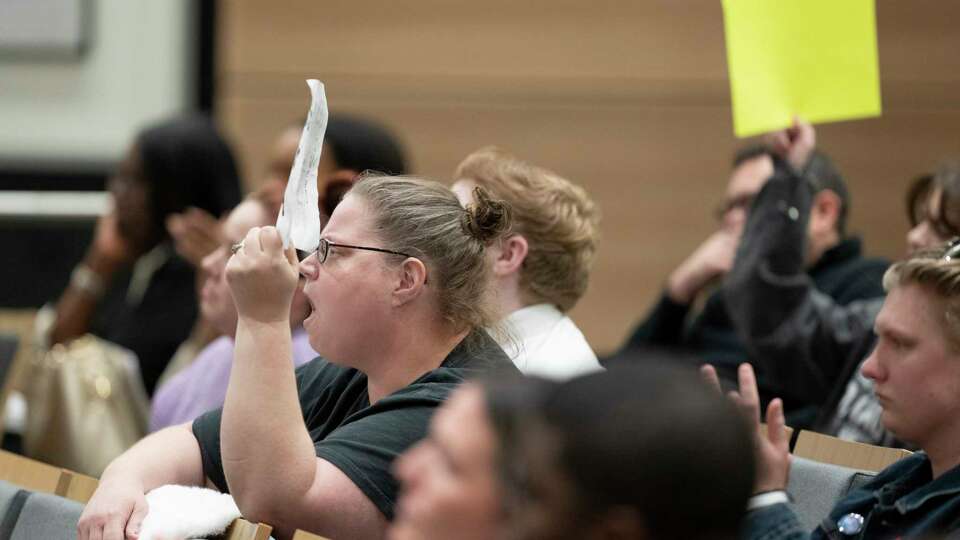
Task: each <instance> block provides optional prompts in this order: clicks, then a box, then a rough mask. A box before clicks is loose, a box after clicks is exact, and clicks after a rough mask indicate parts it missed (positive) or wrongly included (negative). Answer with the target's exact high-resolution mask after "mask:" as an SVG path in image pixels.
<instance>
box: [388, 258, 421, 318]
mask: <svg viewBox="0 0 960 540" xmlns="http://www.w3.org/2000/svg"><path fill="white" fill-rule="evenodd" d="M398 272H399V276H398V277H399V279H398V280H397V282H396V286H395V287H394V289H393V305H394V306H395V307H399V306H402V305H404V304H406V303H407V302H410V301H412V300H414V299H416V298H417V297H418V296H420V293H422V292H423V289H424V286H425V285H426V283H427V267H426V266H425V265H424V264H423V261H421V260H420V259H417V258H416V257H407V259H406V260H405V261H403V264H402V265H400V269H399V270H398Z"/></svg>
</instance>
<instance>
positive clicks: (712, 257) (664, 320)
mask: <svg viewBox="0 0 960 540" xmlns="http://www.w3.org/2000/svg"><path fill="white" fill-rule="evenodd" d="M773 172H774V160H773V154H772V152H771V150H770V149H769V148H768V147H766V146H753V147H749V148H746V149H743V150H741V151H739V152H738V153H737V154H736V156H735V157H734V161H733V171H732V173H731V175H730V181H729V183H728V185H727V189H726V193H725V201H724V202H723V203H722V204H721V205H720V206H719V208H718V209H717V218H718V221H719V224H718V229H717V230H716V231H715V232H714V233H713V234H711V235H710V236H709V237H708V238H707V239H706V240H705V241H704V242H703V244H701V245H700V247H698V248H697V249H696V250H695V251H694V252H693V253H692V254H691V255H690V256H689V257H688V258H687V259H686V260H685V261H684V262H683V263H681V264H680V265H679V266H678V267H677V268H676V269H675V270H674V271H673V272H672V273H671V274H670V276H668V278H667V281H666V287H665V290H664V291H663V294H662V296H661V298H660V299H659V301H658V302H657V304H656V305H655V306H654V308H653V310H652V311H651V312H650V314H649V315H648V316H647V318H646V319H645V320H644V321H643V322H642V323H641V324H640V325H639V326H638V328H637V329H636V330H635V331H634V333H633V335H632V336H631V337H630V339H629V341H628V342H627V345H626V346H625V347H624V350H623V351H622V352H621V355H623V356H626V355H625V354H624V353H626V352H628V351H636V350H642V349H650V348H655V349H664V348H666V349H671V350H676V351H681V352H684V353H688V354H692V355H694V356H695V357H696V358H695V360H694V361H695V362H697V363H708V364H712V365H714V366H715V367H716V368H717V371H718V372H719V374H720V377H721V379H723V380H724V381H729V382H733V381H736V366H737V365H738V364H739V363H741V362H743V361H744V360H747V361H750V362H751V363H753V364H756V358H755V357H754V355H752V354H750V351H748V349H747V348H746V347H745V346H744V344H743V343H742V341H741V339H740V337H739V335H738V334H737V332H736V331H735V327H734V325H733V323H732V321H731V317H730V313H729V311H728V303H727V301H726V299H725V298H724V297H723V295H722V294H721V292H720V291H718V290H717V291H714V292H712V293H711V294H710V295H709V296H708V297H707V298H706V300H705V302H704V303H703V308H702V309H701V310H699V311H697V312H696V313H691V311H692V307H693V306H694V304H695V303H696V302H697V299H698V297H700V296H702V295H703V294H704V293H706V292H707V291H708V290H709V289H710V288H711V286H712V285H714V284H715V283H717V282H718V281H720V280H721V279H722V278H724V277H725V276H726V274H727V272H728V271H729V270H730V268H731V267H732V265H733V261H734V255H735V253H736V251H737V245H738V243H739V240H740V235H741V233H742V231H743V228H744V224H745V223H746V220H747V217H748V214H749V212H750V208H751V205H752V203H753V199H754V197H755V196H756V195H757V193H758V192H759V191H760V190H761V188H762V187H763V186H764V184H765V183H766V182H767V180H768V179H769V178H770V176H772V175H773ZM808 174H809V176H810V177H813V178H816V179H817V186H816V188H815V189H816V194H815V196H814V197H813V201H812V204H811V205H810V208H809V212H808V213H807V214H806V215H804V216H800V215H799V211H798V210H797V209H796V208H785V209H784V211H785V212H786V213H787V214H788V215H790V216H791V217H792V219H794V220H799V219H801V218H803V219H804V220H805V221H807V222H808V225H807V227H806V229H805V231H806V234H805V238H801V239H799V241H800V242H801V243H804V242H805V250H804V260H803V266H804V267H805V269H806V273H807V276H808V277H809V279H810V280H812V282H813V284H814V286H815V287H816V288H817V289H818V290H819V291H821V292H823V293H824V294H826V295H828V296H830V297H831V298H833V299H834V300H835V301H836V302H837V303H839V304H841V305H844V304H848V303H850V302H853V301H855V300H860V299H863V298H871V297H875V296H879V295H881V294H882V293H883V290H882V288H881V285H880V281H881V277H882V275H883V271H884V270H885V268H886V266H887V263H886V262H885V261H882V260H878V259H867V258H864V257H862V255H861V246H860V240H859V239H858V238H855V237H848V236H846V219H847V215H848V214H849V208H850V196H849V194H848V192H847V188H846V185H845V184H844V181H843V178H842V177H841V176H840V173H839V172H838V171H837V169H836V168H835V167H834V165H833V163H832V162H831V160H830V159H829V158H828V157H827V156H826V155H824V154H822V153H819V152H818V153H815V154H814V155H813V157H811V159H810V165H809V168H808ZM784 241H792V240H784ZM758 379H759V384H760V392H761V397H762V398H764V402H766V401H767V400H768V399H770V398H771V397H773V396H783V397H784V398H785V404H786V407H787V410H788V412H791V413H793V412H795V411H796V412H797V414H800V415H802V414H803V412H801V411H802V410H804V409H806V410H807V414H809V415H812V412H811V410H810V409H807V407H808V406H810V405H814V403H810V402H806V401H804V400H802V399H795V398H794V396H792V395H790V394H789V393H788V392H784V389H783V388H780V387H778V386H777V385H774V384H772V383H771V382H770V381H768V380H767V378H766V377H765V376H764V373H763V371H762V370H758ZM791 420H792V421H795V422H796V423H798V424H803V422H804V418H803V417H802V416H799V417H797V416H794V418H791Z"/></svg>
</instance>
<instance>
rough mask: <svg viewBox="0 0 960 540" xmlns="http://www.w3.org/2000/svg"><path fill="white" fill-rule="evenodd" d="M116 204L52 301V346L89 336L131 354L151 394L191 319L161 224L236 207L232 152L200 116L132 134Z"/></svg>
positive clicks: (182, 267) (190, 282)
mask: <svg viewBox="0 0 960 540" xmlns="http://www.w3.org/2000/svg"><path fill="white" fill-rule="evenodd" d="M107 187H108V189H109V191H110V195H111V200H112V208H111V210H110V212H109V213H108V214H107V215H105V216H103V217H102V218H101V219H100V221H99V222H98V224H97V228H96V232H95V234H94V239H93V242H92V243H91V245H90V247H89V249H88V250H87V253H86V255H85V256H84V258H83V260H82V261H81V262H80V264H78V265H77V267H76V268H75V269H74V271H73V274H72V275H71V279H70V283H69V285H68V286H67V289H66V290H65V291H64V292H63V294H62V295H61V297H60V299H59V301H58V302H57V304H56V308H55V314H54V320H53V322H52V325H51V326H50V328H49V333H48V334H47V335H48V336H49V341H50V344H54V343H66V342H69V341H70V340H72V339H74V338H77V337H80V336H82V335H84V334H86V333H92V334H94V335H96V336H98V337H100V338H103V339H105V340H107V341H110V342H112V343H115V344H117V345H120V346H121V347H124V348H127V349H129V350H131V351H132V352H133V353H134V354H136V356H137V359H138V361H139V364H140V373H141V375H142V377H143V383H144V387H145V388H146V390H147V392H148V393H152V391H153V388H154V386H155V384H156V382H157V379H158V378H159V377H160V374H161V373H162V372H163V369H164V367H165V366H166V364H167V362H168V361H169V359H170V357H171V356H172V355H173V353H174V351H175V350H176V348H177V346H178V345H179V344H180V343H181V342H182V341H183V340H184V339H186V337H187V335H188V334H189V333H190V329H191V327H192V326H193V321H194V319H195V317H196V314H197V303H196V292H195V278H194V269H193V267H192V266H191V265H190V264H188V263H187V262H186V261H184V260H183V259H181V258H180V257H178V256H177V254H176V253H175V251H174V249H173V247H172V243H171V241H170V236H169V235H168V233H167V228H166V226H165V221H166V220H167V217H168V216H170V215H172V214H174V213H177V212H182V211H184V210H185V209H187V208H188V207H195V208H199V209H202V210H204V211H206V212H208V213H210V214H212V215H214V216H220V215H221V214H223V213H225V212H226V211H227V210H230V209H231V208H233V207H234V206H236V205H237V203H239V202H240V180H239V176H238V174H237V167H236V163H235V161H234V157H233V154H232V152H231V150H230V147H229V146H228V145H227V143H226V142H225V141H224V140H223V138H222V137H221V136H220V134H219V133H218V132H217V130H216V128H215V127H214V125H213V123H212V122H211V121H210V120H209V119H207V118H204V117H199V116H196V117H187V118H178V119H174V120H168V121H166V122H162V123H160V124H157V125H155V126H152V127H149V128H147V129H145V130H143V131H142V132H140V134H139V135H138V136H137V138H136V139H135V141H134V143H133V145H132V146H131V148H130V150H129V151H128V153H127V156H126V158H125V159H124V160H123V162H122V163H121V165H120V168H119V170H118V171H117V172H116V173H115V174H114V175H113V176H112V177H111V178H110V180H109V182H108V185H107Z"/></svg>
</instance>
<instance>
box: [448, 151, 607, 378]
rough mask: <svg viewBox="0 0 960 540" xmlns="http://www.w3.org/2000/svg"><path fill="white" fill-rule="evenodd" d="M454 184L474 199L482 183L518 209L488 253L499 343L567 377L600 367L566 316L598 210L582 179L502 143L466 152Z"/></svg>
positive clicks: (585, 274)
mask: <svg viewBox="0 0 960 540" xmlns="http://www.w3.org/2000/svg"><path fill="white" fill-rule="evenodd" d="M454 179H455V183H454V185H453V191H454V192H456V193H457V196H458V197H459V198H460V200H461V202H463V203H465V204H469V203H470V202H472V200H473V199H472V193H473V189H474V188H475V187H476V186H480V187H482V188H484V189H485V190H487V191H489V192H490V193H491V194H492V195H493V196H494V197H496V198H498V199H503V200H504V201H506V202H507V204H509V205H510V208H511V209H512V211H513V229H512V230H511V232H510V234H508V235H507V236H505V237H504V238H503V239H502V240H501V241H500V242H499V243H497V244H495V245H494V246H492V248H491V249H490V251H489V254H488V256H487V258H488V260H489V261H490V264H491V265H492V267H493V275H494V281H495V284H496V286H495V296H496V300H497V303H498V305H499V313H500V316H501V317H503V321H502V322H503V327H504V328H503V330H504V331H503V332H502V333H501V335H498V336H497V337H498V340H499V341H500V345H501V346H502V347H503V348H504V350H505V351H506V352H507V355H508V356H509V357H510V358H511V359H512V360H513V362H514V364H516V366H517V367H518V368H519V369H520V371H522V372H523V373H525V374H528V375H539V376H542V377H549V378H568V377H572V376H574V375H578V374H581V373H585V372H588V371H593V370H597V369H600V364H599V363H598V362H597V357H596V355H595V354H594V352H593V349H591V348H590V345H589V344H588V343H587V340H586V339H585V338H584V337H583V333H582V332H580V329H579V328H577V326H576V324H574V322H573V321H572V320H571V319H570V317H568V316H567V315H566V312H567V311H569V310H570V309H572V308H573V306H574V305H576V303H577V301H578V300H580V297H581V296H583V293H584V292H585V291H586V289H587V282H588V279H589V276H590V267H591V266H592V264H593V258H594V254H595V252H596V243H597V235H598V233H599V230H598V222H599V212H598V211H597V208H596V205H595V204H594V203H593V201H592V200H591V199H590V197H589V195H587V193H586V191H584V190H583V188H581V187H580V186H577V185H575V184H573V183H572V182H570V181H568V180H566V179H564V178H562V177H560V176H558V175H557V174H555V173H553V172H551V171H548V170H546V169H543V168H540V167H537V166H534V165H531V164H529V163H526V162H524V161H521V160H519V159H517V158H516V157H514V156H511V155H510V154H507V153H506V152H503V151H501V150H498V149H496V148H484V149H481V150H478V151H476V152H474V153H473V154H470V155H469V156H467V158H466V159H465V160H464V161H463V162H462V163H460V165H459V166H458V167H457V171H456V172H455V173H454Z"/></svg>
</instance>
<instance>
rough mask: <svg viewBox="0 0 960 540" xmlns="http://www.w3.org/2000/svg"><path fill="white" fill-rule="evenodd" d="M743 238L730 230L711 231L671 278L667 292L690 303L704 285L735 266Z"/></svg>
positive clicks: (683, 302) (679, 299) (678, 300)
mask: <svg viewBox="0 0 960 540" xmlns="http://www.w3.org/2000/svg"><path fill="white" fill-rule="evenodd" d="M739 240H740V237H739V235H737V234H736V233H734V232H731V231H728V230H725V229H724V230H719V231H717V232H715V233H713V234H711V235H710V236H709V237H708V238H707V239H706V240H704V242H703V243H702V244H700V247H698V248H697V249H696V250H695V251H694V252H693V253H691V254H690V256H689V257H687V259H686V260H685V261H683V263H681V264H680V266H678V267H677V269H676V270H674V271H673V273H672V274H670V277H669V278H668V279H667V293H668V294H669V295H670V298H672V299H673V300H674V301H675V302H679V303H681V304H690V303H691V302H693V300H694V298H695V297H696V296H697V294H699V293H700V291H702V290H703V288H704V287H706V286H707V285H709V284H710V283H711V282H712V281H714V280H716V279H719V278H722V277H723V276H725V275H726V274H727V272H729V271H730V268H732V267H733V261H734V257H735V256H736V254H737V243H738V242H739Z"/></svg>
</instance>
